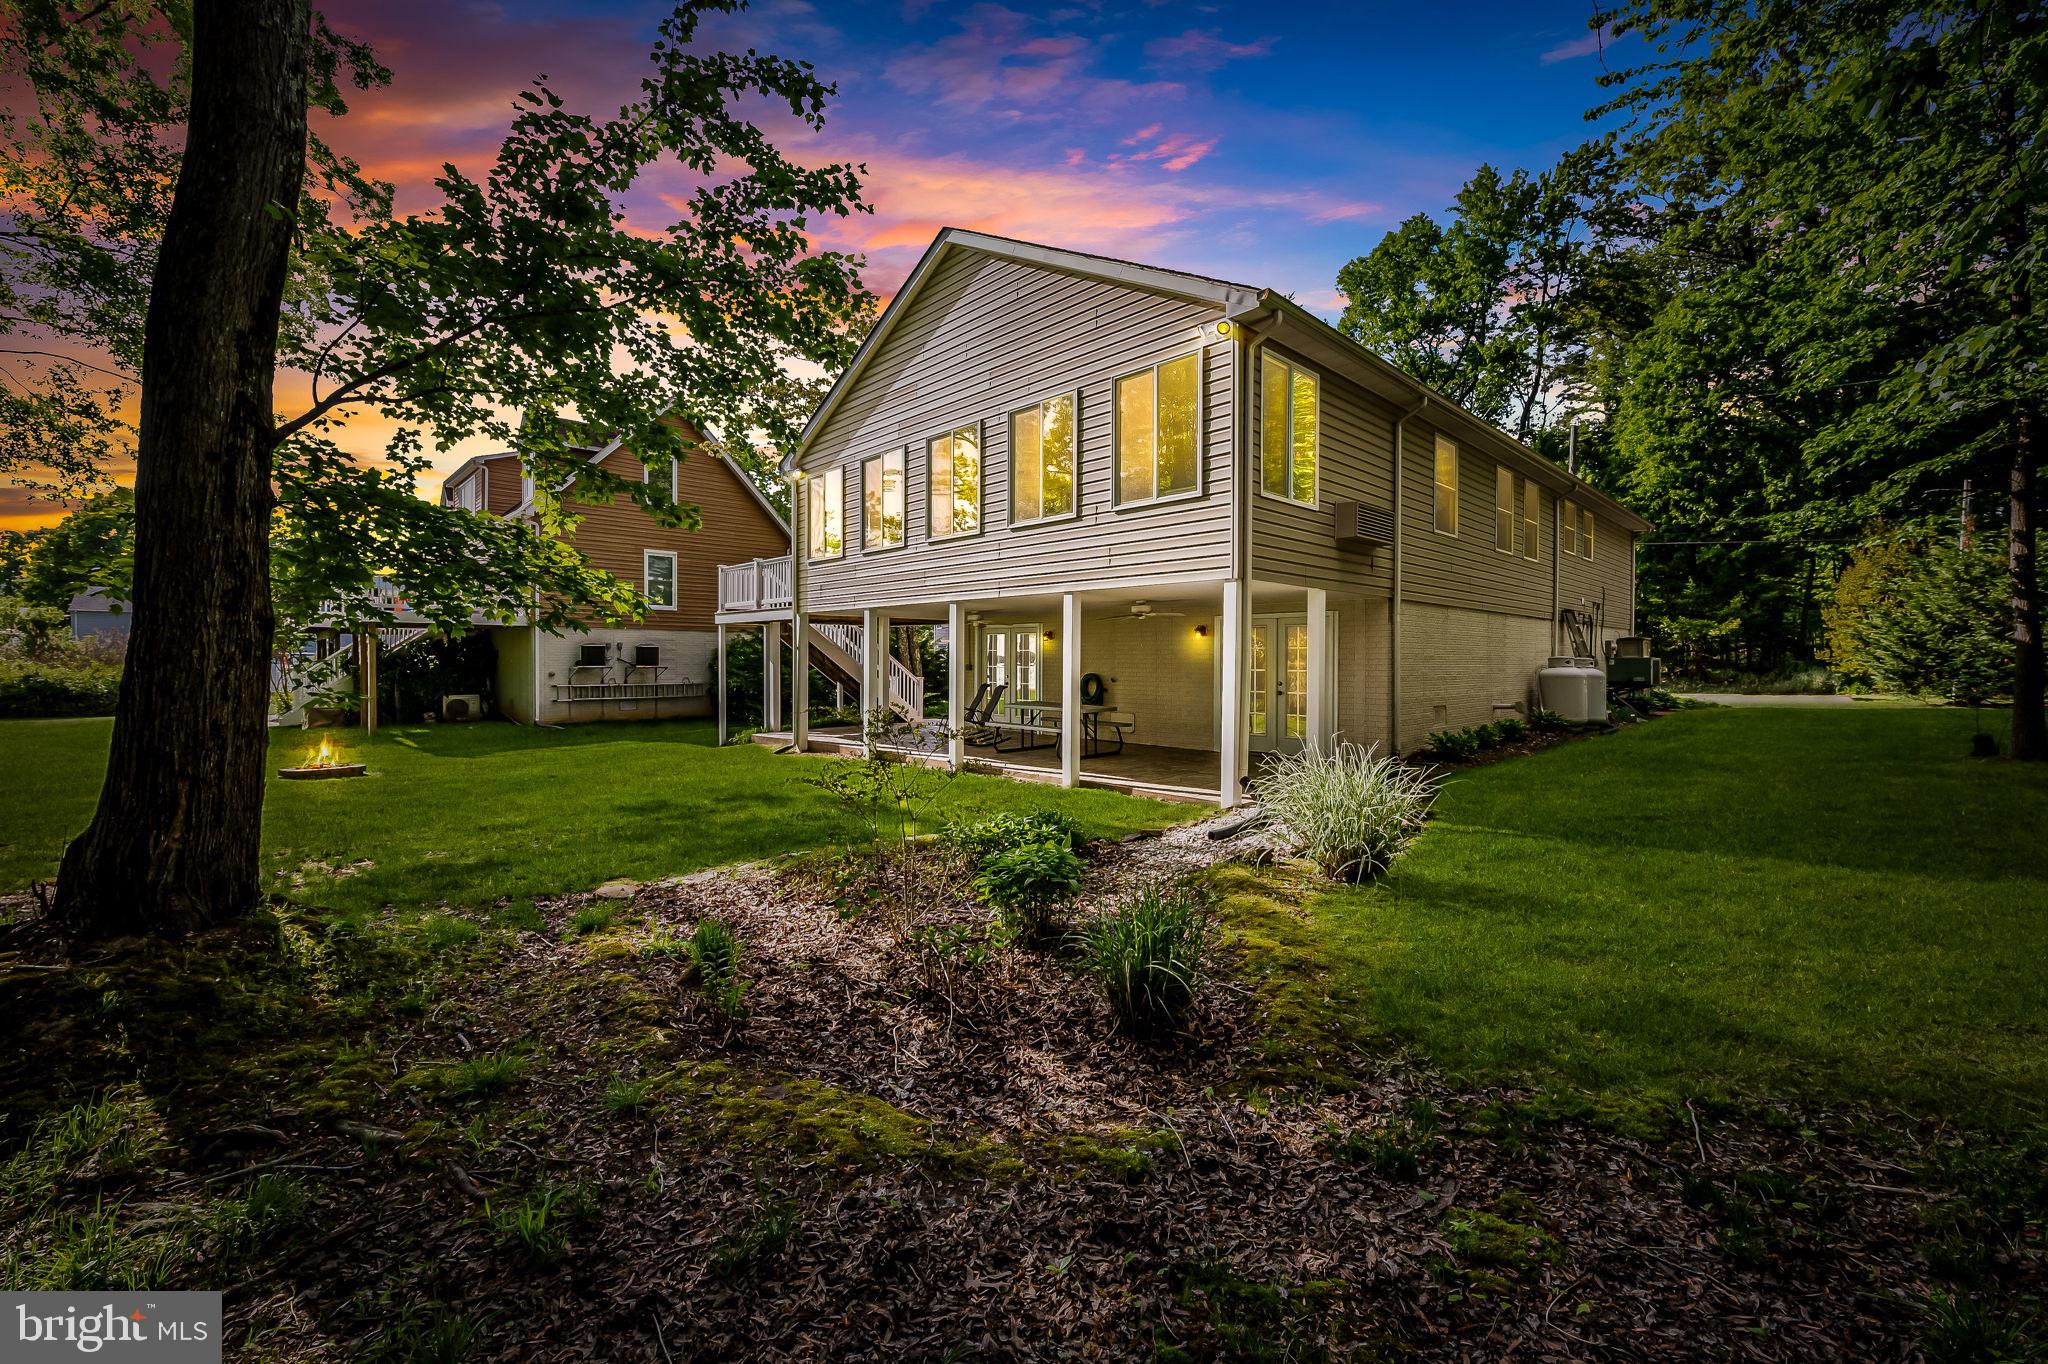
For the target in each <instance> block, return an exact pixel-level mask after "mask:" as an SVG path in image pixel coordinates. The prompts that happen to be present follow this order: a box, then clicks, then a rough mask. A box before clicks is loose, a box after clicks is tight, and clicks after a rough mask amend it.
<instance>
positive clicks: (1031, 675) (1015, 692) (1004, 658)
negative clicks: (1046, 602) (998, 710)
mask: <svg viewBox="0 0 2048 1364" xmlns="http://www.w3.org/2000/svg"><path fill="white" fill-rule="evenodd" d="M1038 639H1039V635H1038V627H1037V626H1036V625H984V626H983V627H981V680H982V681H984V682H986V683H988V684H989V686H990V687H991V688H993V687H995V686H997V685H998V684H1001V685H1003V686H1005V687H1006V688H1007V690H1005V691H1004V692H1003V702H1002V709H1003V710H1004V711H1005V712H1014V711H1015V710H1016V709H1017V703H1018V702H1020V701H1036V700H1038V699H1039V694H1038V689H1039V645H1038Z"/></svg>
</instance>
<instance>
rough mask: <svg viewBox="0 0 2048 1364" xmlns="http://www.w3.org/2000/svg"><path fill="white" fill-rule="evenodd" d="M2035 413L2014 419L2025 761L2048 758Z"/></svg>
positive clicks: (2010, 574)
mask: <svg viewBox="0 0 2048 1364" xmlns="http://www.w3.org/2000/svg"><path fill="white" fill-rule="evenodd" d="M2034 439H2035V431H2034V413H2033V412H2032V411H2031V410H2028V409H2022V410H2021V412H2020V413H2019V416H2018V418H2017V419H2016V421H2015V422H2014V439H2013V450H2012V480H2011V484H2010V497H2011V512H2010V517H2009V522H2008V524H2009V526H2010V530H2009V532H2008V543H2007V552H2006V576H2007V581H2008V582H2009V583H2010V585H2011V588H2012V657H2013V681H2012V742H2011V745H2010V747H2011V750H2012V756H2013V757H2015V758H2017V759H2020V760H2021V761H2023V762H2041V761H2044V760H2048V717H2044V715H2043V705H2044V701H2043V697H2042V687H2043V681H2044V677H2048V669H2044V666H2043V659H2042V647H2041V575H2040V570H2039V569H2038V567H2037V566H2036V565H2035V562H2034V508H2035V493H2034V467H2035V451H2034Z"/></svg>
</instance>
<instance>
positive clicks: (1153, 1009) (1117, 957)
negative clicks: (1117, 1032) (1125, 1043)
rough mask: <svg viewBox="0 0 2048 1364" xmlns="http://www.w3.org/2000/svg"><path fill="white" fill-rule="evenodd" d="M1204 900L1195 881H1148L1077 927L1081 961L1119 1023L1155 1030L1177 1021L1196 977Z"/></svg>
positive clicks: (1207, 904)
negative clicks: (1148, 884) (1178, 883)
mask: <svg viewBox="0 0 2048 1364" xmlns="http://www.w3.org/2000/svg"><path fill="white" fill-rule="evenodd" d="M1210 910H1211V900H1210V897H1209V894H1208V892H1207V891H1206V890H1203V889H1201V888H1199V887H1196V886H1190V885H1181V886H1171V887H1162V886H1152V887H1148V888H1146V889H1145V890H1143V891H1140V892H1138V893H1137V894H1135V895H1132V896H1130V897H1127V898H1126V899H1124V900H1122V901H1121V902H1119V903H1118V904H1117V905H1115V906H1114V907H1112V908H1111V909H1110V910H1109V911H1108V912H1106V913H1104V914H1103V915H1101V916H1100V917H1098V918H1096V919H1094V920H1092V921H1090V922H1089V924H1088V925H1087V927H1086V928H1084V929H1083V930H1082V936H1081V946H1082V963H1083V965H1084V967H1085V968H1086V970H1087V971H1088V972H1089V974H1091V975H1093V976H1094V977H1095V978H1096V980H1097V981H1099V982H1100V983H1101V985H1102V989H1103V992H1104V993H1105V994H1106V995H1107V996H1108V998H1109V1006H1110V1008H1111V1010H1113V1011H1114V1012H1115V1014H1116V1017H1117V1021H1118V1022H1119V1023H1120V1024H1122V1025H1123V1027H1124V1028H1125V1029H1127V1030H1128V1031H1130V1032H1132V1033H1136V1034H1138V1035H1139V1036H1156V1035H1158V1034H1161V1033H1165V1032H1170V1031H1172V1030H1173V1029H1175V1028H1177V1027H1179V1026H1180V1024H1181V1023H1182V1021H1183V1020H1184V1019H1185V1017H1186V1015H1187V1011H1188V1008H1189V1006H1190V1005H1191V1004H1193V1002H1194V998H1195V989H1196V986H1197V985H1198V984H1199V983H1200V981H1201V973H1202V954H1203V951H1204V949H1205V948H1206V947H1207V946H1208V943H1209V937H1210V932H1211V913H1210Z"/></svg>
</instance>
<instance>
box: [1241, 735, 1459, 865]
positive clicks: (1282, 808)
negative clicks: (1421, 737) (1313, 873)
mask: <svg viewBox="0 0 2048 1364" xmlns="http://www.w3.org/2000/svg"><path fill="white" fill-rule="evenodd" d="M1252 792H1253V795H1254V797H1255V798H1256V799H1257V800H1258V802H1259V806H1260V808H1261V809H1263V810H1264V811H1265V812H1266V814H1267V816H1268V817H1270V818H1271V820H1272V822H1273V825H1274V827H1275V828H1276V830H1277V831H1278V832H1279V833H1280V835H1281V837H1282V838H1283V839H1284V840H1285V841H1286V843H1287V845H1288V847H1289V848H1290V849H1291V850H1292V851H1293V852H1296V853H1298V854H1300V855H1301V856H1303V857H1306V858H1308V859H1309V860H1310V861H1311V862H1314V863H1315V864H1316V865H1317V866H1318V867H1320V868H1322V870H1323V873H1324V875H1326V876H1331V877H1335V878H1337V879H1339V880H1345V881H1366V880H1370V879H1371V878H1373V877H1375V876H1380V875H1382V874H1384V873H1385V872H1386V870H1387V868H1389V867H1391V866H1392V865H1393V864H1394V860H1395V859H1396V858H1398V857H1400V856H1401V854H1402V853H1404V852H1406V851H1407V850H1408V845H1409V844H1410V843H1412V842H1413V841H1414V840H1415V836H1416V835H1417V834H1419V833H1421V832H1422V826H1423V824H1424V823H1425V822H1426V821H1427V820H1428V818H1429V807H1430V805H1431V804H1432V803H1433V802H1434V801H1435V800H1436V792H1437V779H1436V777H1435V776H1433V775H1432V774H1430V773H1428V772H1426V771H1424V770H1422V769H1420V768H1415V767H1410V766H1408V765H1407V764H1406V763H1404V762H1402V761H1401V760H1400V759H1398V758H1395V757H1392V756H1391V755H1390V756H1386V757H1382V756H1380V755H1379V752H1378V750H1377V748H1376V747H1372V748H1361V747H1359V746H1358V745H1357V744H1338V745H1337V746H1336V747H1335V748H1333V749H1331V750H1330V751H1329V752H1327V753H1324V752H1319V751H1317V750H1315V749H1303V750H1302V751H1301V752H1300V753H1298V754H1293V755H1290V756H1283V757H1280V758H1277V759H1275V760H1273V761H1271V762H1270V763H1269V764H1268V765H1267V767H1266V768H1265V770H1264V771H1262V772H1261V773H1260V774H1259V775H1258V777H1257V778H1255V779H1254V780H1253V782H1252Z"/></svg>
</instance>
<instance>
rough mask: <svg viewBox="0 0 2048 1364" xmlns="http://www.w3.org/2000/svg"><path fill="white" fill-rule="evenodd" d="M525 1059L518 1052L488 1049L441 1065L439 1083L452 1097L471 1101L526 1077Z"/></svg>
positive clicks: (491, 1093)
mask: <svg viewBox="0 0 2048 1364" xmlns="http://www.w3.org/2000/svg"><path fill="white" fill-rule="evenodd" d="M526 1067H527V1059H526V1057H524V1056H523V1055H521V1054H520V1053H518V1052H513V1051H501V1052H490V1053H486V1054H485V1055H482V1056H473V1057H471V1058H470V1059H469V1060H467V1061H456V1062H453V1063H451V1064H449V1065H448V1066H446V1067H444V1068H443V1070H442V1073H441V1076H440V1079H441V1087H442V1089H443V1090H444V1091H445V1092H446V1093H447V1095H448V1097H450V1098H452V1099H459V1100H464V1101H474V1100H477V1099H483V1098H488V1097H489V1096H491V1095H493V1094H496V1093H498V1092H499V1091H501V1090H506V1089H510V1088H511V1087H512V1086H513V1085H515V1084H518V1083H519V1081H520V1080H521V1079H522V1078H524V1077H525V1075H526Z"/></svg>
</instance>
